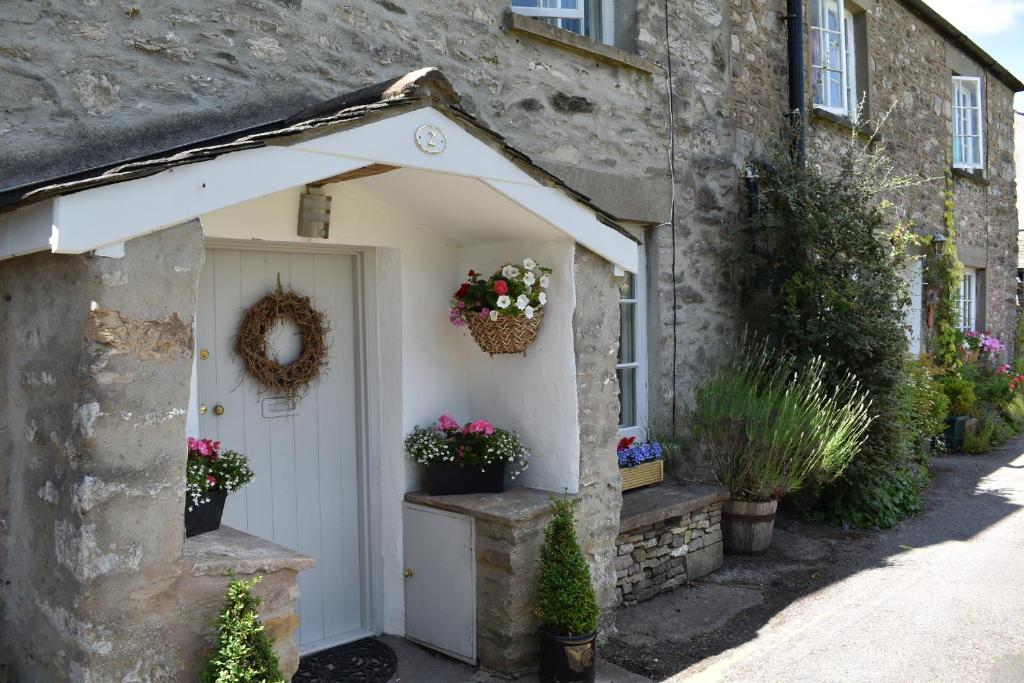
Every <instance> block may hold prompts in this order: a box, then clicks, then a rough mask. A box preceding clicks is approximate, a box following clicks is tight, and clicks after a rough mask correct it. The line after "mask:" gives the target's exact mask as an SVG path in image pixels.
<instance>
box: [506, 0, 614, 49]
mask: <svg viewBox="0 0 1024 683" xmlns="http://www.w3.org/2000/svg"><path fill="white" fill-rule="evenodd" d="M512 11H513V12H515V13H516V14H522V15H524V16H527V17H537V18H538V19H542V20H544V21H546V22H547V23H549V24H551V25H553V26H557V27H558V28H560V29H563V30H566V31H570V32H572V33H578V34H579V35H581V36H586V37H588V38H593V39H594V40H598V41H601V42H603V43H607V44H608V45H612V44H613V43H614V40H615V8H614V0H512Z"/></svg>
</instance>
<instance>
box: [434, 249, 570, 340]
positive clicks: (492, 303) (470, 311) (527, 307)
mask: <svg viewBox="0 0 1024 683" xmlns="http://www.w3.org/2000/svg"><path fill="white" fill-rule="evenodd" d="M551 272H552V270H551V268H547V267H545V266H541V265H538V264H537V262H536V261H534V260H533V259H532V258H525V259H523V262H522V265H521V266H518V265H513V264H511V263H506V264H505V265H503V266H502V267H501V268H499V269H498V270H496V271H495V272H494V274H493V275H491V277H489V278H485V277H483V276H482V275H480V274H479V273H477V272H476V271H475V270H471V271H469V276H468V279H467V280H466V281H465V282H463V283H462V285H461V286H460V287H459V289H458V290H457V291H456V292H455V294H454V295H453V296H452V306H451V311H450V313H449V320H450V321H451V323H452V324H453V325H455V326H456V327H461V326H463V325H467V326H468V327H469V332H470V334H472V335H473V339H474V340H475V341H476V343H477V345H478V346H479V347H480V348H481V349H483V350H484V351H486V352H487V353H489V354H491V355H492V356H493V355H494V354H496V353H522V352H524V351H525V350H526V349H527V347H529V346H530V344H532V343H533V340H534V339H535V338H536V337H537V331H538V330H539V329H540V324H541V321H542V320H543V319H544V307H545V306H546V305H547V303H548V294H547V291H546V290H547V289H548V287H549V286H550V284H551V282H550V277H549V276H550V275H551Z"/></svg>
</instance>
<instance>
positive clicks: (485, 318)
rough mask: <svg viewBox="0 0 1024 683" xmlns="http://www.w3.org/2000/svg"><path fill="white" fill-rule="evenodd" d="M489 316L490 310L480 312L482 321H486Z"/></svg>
mask: <svg viewBox="0 0 1024 683" xmlns="http://www.w3.org/2000/svg"><path fill="white" fill-rule="evenodd" d="M490 314H491V309H489V308H485V309H483V310H482V311H480V317H481V318H482V319H483V320H487V316H489V315H490Z"/></svg>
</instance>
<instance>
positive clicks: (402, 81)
mask: <svg viewBox="0 0 1024 683" xmlns="http://www.w3.org/2000/svg"><path fill="white" fill-rule="evenodd" d="M423 125H432V126H436V127H437V128H440V129H442V130H443V131H444V134H445V137H446V138H447V147H446V149H445V150H444V152H442V153H439V154H428V153H425V152H423V151H421V150H420V149H419V148H417V146H416V145H415V144H414V131H415V130H417V128H419V127H420V126H423ZM368 167H374V168H380V167H398V168H405V169H416V170H421V171H429V172H433V173H440V174H445V175H448V176H461V177H464V178H474V179H476V180H478V181H480V182H482V183H483V184H484V185H486V186H487V187H489V188H490V190H492V191H493V192H496V193H498V194H499V195H501V196H502V197H503V198H504V199H507V200H510V201H511V202H513V203H514V204H516V205H518V206H519V207H521V208H522V209H525V210H526V211H527V212H529V213H531V214H533V216H535V217H536V218H538V219H540V220H541V221H543V222H545V223H547V224H549V225H551V226H553V227H554V228H556V229H558V230H559V231H561V232H563V233H565V234H567V235H569V236H570V237H572V238H573V239H574V240H575V241H576V242H578V243H580V244H582V245H584V246H586V247H587V248H589V249H590V250H592V251H594V252H595V253H597V254H600V255H601V256H603V257H604V258H606V259H607V260H609V261H611V262H612V263H614V264H615V265H617V266H620V267H622V268H623V269H625V270H629V271H633V272H635V271H636V268H637V263H638V250H637V243H636V239H635V238H634V237H633V236H632V235H631V234H630V233H629V232H628V231H626V230H625V229H623V228H622V227H621V226H619V225H618V224H617V223H616V221H615V218H614V217H613V216H611V215H609V214H607V213H606V212H604V211H602V210H601V209H600V208H599V207H597V206H595V205H594V204H592V203H591V202H590V201H589V199H588V198H587V197H585V196H584V195H582V194H580V193H578V192H576V191H574V190H572V189H571V188H569V187H568V186H566V185H565V184H564V183H563V182H562V181H561V180H559V179H558V178H557V177H555V176H554V175H552V174H550V173H548V172H547V171H545V170H544V169H542V168H541V167H540V166H538V165H537V164H535V163H534V162H533V161H531V160H530V158H529V157H528V156H526V155H525V154H523V153H522V152H520V151H518V150H516V149H515V148H514V147H512V146H511V145H509V144H508V143H507V142H506V141H505V140H504V138H502V137H501V135H499V134H498V133H496V132H494V131H493V130H491V129H490V128H488V127H487V126H485V125H483V124H482V123H481V122H480V121H478V120H477V119H476V118H474V117H473V116H472V115H470V114H469V113H468V112H466V111H465V110H464V109H463V108H462V107H461V106H460V105H459V96H458V94H457V93H455V91H454V90H453V89H452V87H451V84H450V83H449V82H448V81H447V79H446V78H445V77H444V76H443V75H442V74H441V72H440V71H438V70H437V69H434V68H425V69H421V70H419V71H415V72H412V73H409V74H406V75H405V76H402V77H400V78H396V79H392V80H390V81H386V82H383V83H378V84H376V85H372V86H369V87H367V88H363V89H361V90H357V91H354V92H352V93H349V94H347V95H343V96H341V97H337V98H334V99H331V100H328V101H326V102H323V103H321V104H319V105H315V106H313V107H310V108H307V109H305V110H303V111H301V112H299V113H297V114H296V115H294V116H292V117H290V118H288V119H285V120H280V121H274V122H270V123H267V124H264V125H261V126H258V127H256V128H250V129H247V130H244V131H239V132H237V133H233V134H231V135H227V136H223V137H220V138H217V139H213V140H204V141H199V142H195V143H192V144H189V145H185V146H183V147H179V148H177V149H173V150H169V151H165V152H161V153H157V154H153V155H149V156H146V157H142V158H138V159H133V160H129V161H125V162H123V163H120V164H117V165H115V166H111V167H106V168H101V169H93V170H89V171H85V172H83V173H79V174H76V175H73V176H65V177H60V178H53V179H49V180H47V181H44V182H40V183H36V184H33V185H29V186H24V187H19V188H14V189H12V190H9V191H6V192H4V193H2V194H0V211H4V212H6V213H0V258H6V257H11V256H17V255H20V254H26V253H32V252H35V251H43V250H51V251H53V252H55V253H83V252H86V251H91V250H94V249H97V248H101V247H104V246H108V245H113V244H117V243H120V242H124V241H125V240H127V239H131V238H133V237H137V236H139V235H143V234H146V233H149V232H153V231H155V230H159V229H161V228H163V227H167V226H170V225H174V224H176V223H180V222H182V221H185V220H189V219H191V218H195V217H197V216H200V215H202V214H205V213H209V212H211V211H215V210H217V209H221V208H224V207H227V206H232V205H235V204H239V203H241V202H244V201H247V200H249V199H253V198H256V197H259V196H262V195H266V194H269V193H272V192H277V191H280V190H283V189H287V188H290V187H296V186H303V185H306V184H310V183H320V184H323V183H324V182H325V181H327V180H331V179H337V178H338V177H339V176H340V177H341V178H347V177H353V176H358V175H359V170H360V169H367V168H368Z"/></svg>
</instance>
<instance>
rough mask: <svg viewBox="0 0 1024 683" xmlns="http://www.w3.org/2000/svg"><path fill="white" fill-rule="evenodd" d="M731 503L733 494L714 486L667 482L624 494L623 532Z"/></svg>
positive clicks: (620, 518) (620, 529)
mask: <svg viewBox="0 0 1024 683" xmlns="http://www.w3.org/2000/svg"><path fill="white" fill-rule="evenodd" d="M727 500H729V492H728V491H726V490H725V489H723V488H722V487H720V486H715V485H714V484H679V483H674V482H665V483H663V484H661V485H659V486H648V487H647V488H642V489H637V490H635V491H628V492H626V493H624V494H622V512H621V513H620V514H619V533H620V534H621V533H625V532H627V531H632V530H633V529H639V528H640V527H645V526H650V525H652V524H657V523H658V522H662V521H664V520H666V519H671V518H672V517H681V516H682V515H686V514H689V513H691V512H694V511H695V510H700V509H701V508H703V507H706V506H708V505H713V504H715V503H722V502H725V501H727Z"/></svg>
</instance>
